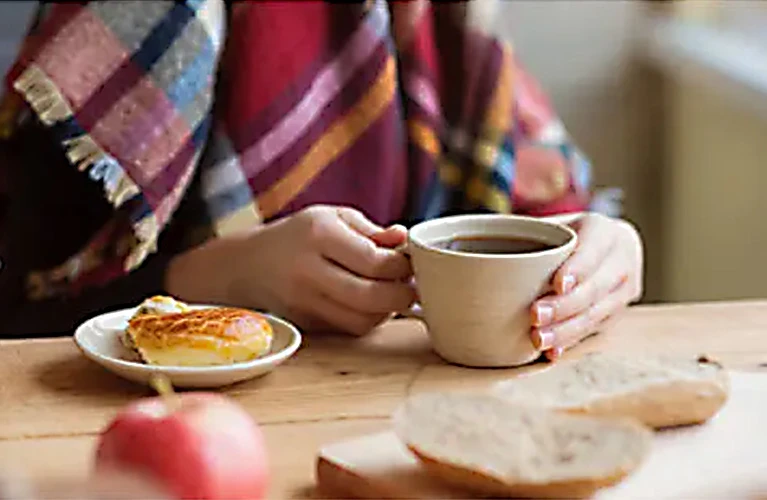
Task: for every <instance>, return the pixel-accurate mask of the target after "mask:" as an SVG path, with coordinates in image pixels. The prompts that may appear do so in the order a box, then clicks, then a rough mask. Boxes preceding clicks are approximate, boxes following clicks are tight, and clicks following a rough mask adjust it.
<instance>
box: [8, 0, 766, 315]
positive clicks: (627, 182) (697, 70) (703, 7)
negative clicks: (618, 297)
mask: <svg viewBox="0 0 767 500" xmlns="http://www.w3.org/2000/svg"><path fill="white" fill-rule="evenodd" d="M34 4H35V2H32V1H22V2H0V69H3V70H4V69H5V67H6V66H7V64H8V63H9V62H10V60H11V59H12V58H13V54H14V52H15V50H16V46H17V43H18V39H19V37H20V36H21V34H22V33H23V31H24V29H25V28H26V24H27V19H28V17H29V15H30V13H31V11H32V8H33V7H34ZM498 9H499V10H498V11H497V13H496V15H495V16H494V20H495V26H494V28H495V30H496V32H497V33H498V34H499V35H501V36H504V37H508V38H509V39H510V40H512V41H513V43H514V45H515V47H516V50H517V52H518V54H519V55H520V57H521V59H522V61H523V62H524V63H525V65H526V66H527V68H528V69H529V70H530V71H531V72H532V73H533V74H534V75H535V76H536V77H537V78H538V79H539V81H540V82H541V84H542V85H543V87H544V88H545V89H546V90H547V92H548V93H549V95H550V96H551V98H552V100H553V101H554V103H555V105H556V107H557V109H558V110H559V113H560V115H561V116H562V118H563V120H564V122H565V124H566V125H567V127H568V129H569V130H570V132H571V134H572V135H573V137H574V138H575V139H576V141H577V142H578V143H579V145H580V146H581V147H582V149H583V150H584V151H585V152H586V153H587V154H588V155H589V156H590V157H591V159H592V160H593V163H594V170H595V176H596V182H597V184H598V185H599V186H617V187H620V188H622V189H623V190H624V192H625V205H624V208H625V216H626V217H627V218H628V219H630V220H632V221H633V222H634V223H635V224H636V225H637V226H638V227H639V229H640V231H641V232H642V235H643V237H644V240H645V243H646V251H647V269H646V272H647V293H646V297H645V300H646V301H653V302H654V301H693V300H718V299H733V298H751V297H765V296H767V265H765V264H764V263H763V259H762V255H763V254H765V252H766V251H767V223H765V222H764V221H763V219H764V218H765V215H767V196H765V193H767V1H764V0H720V1H717V0H666V1H664V0H655V1H652V0H545V1H543V0H499V4H498Z"/></svg>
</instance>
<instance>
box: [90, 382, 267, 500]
mask: <svg viewBox="0 0 767 500" xmlns="http://www.w3.org/2000/svg"><path fill="white" fill-rule="evenodd" d="M113 470H119V471H124V472H133V473H138V474H142V475H145V476H147V477H148V478H150V479H152V480H154V481H156V482H157V483H158V484H159V485H161V486H162V487H164V488H165V489H166V490H167V491H168V492H169V493H170V494H172V495H173V496H174V497H176V498H179V499H200V500H202V499H206V500H217V499H231V500H236V499H260V498H264V496H265V495H266V491H267V488H268V481H269V470H268V463H267V453H266V446H265V444H264V438H263V435H262V433H261V430H260V428H259V427H258V425H257V424H256V422H255V421H253V419H252V418H251V417H250V415H248V414H247V413H246V412H245V411H244V410H243V409H242V407H240V406H239V405H237V404H236V403H234V402H233V401H231V400H229V399H227V398H225V397H223V396H221V395H218V394H211V393H190V394H178V395H174V396H173V398H172V399H170V398H167V397H154V398H147V399H142V400H139V401H136V402H135V403H133V404H130V405H128V406H127V407H126V408H125V409H124V410H123V411H122V412H121V413H120V414H119V415H118V416H117V417H116V418H115V419H114V420H113V421H112V423H111V424H110V425H109V426H108V427H107V428H106V429H105V430H104V432H102V434H101V436H100V438H99V443H98V447H97V451H96V472H97V473H99V472H100V471H101V472H108V471H113Z"/></svg>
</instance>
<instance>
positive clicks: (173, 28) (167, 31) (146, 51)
mask: <svg viewBox="0 0 767 500" xmlns="http://www.w3.org/2000/svg"><path fill="white" fill-rule="evenodd" d="M194 17H195V10H194V9H192V8H190V7H189V6H188V5H186V4H184V3H179V2H176V3H174V4H173V8H171V9H170V11H169V12H168V13H167V14H166V15H165V17H163V19H162V20H161V21H160V22H159V23H158V24H157V25H156V26H155V27H154V29H152V31H151V32H150V33H149V35H148V36H147V37H146V38H145V39H144V41H143V42H142V43H141V46H140V47H139V48H138V50H137V51H136V52H134V53H133V56H132V57H131V60H132V61H133V62H134V63H135V64H137V65H138V66H139V67H141V68H143V69H145V70H146V71H149V70H150V69H151V68H152V66H153V65H154V64H155V63H156V62H157V61H158V60H159V59H160V57H162V55H163V54H164V53H165V52H166V51H167V50H168V48H169V47H170V46H171V44H172V43H173V41H174V40H175V39H176V38H178V36H179V35H181V33H183V32H184V28H185V27H186V25H187V24H188V23H189V21H191V20H192V19H194Z"/></svg>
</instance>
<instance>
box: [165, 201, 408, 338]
mask: <svg viewBox="0 0 767 500" xmlns="http://www.w3.org/2000/svg"><path fill="white" fill-rule="evenodd" d="M405 239H406V230H405V228H403V227H401V226H392V227H390V228H386V229H384V228H382V227H379V226H377V225H376V224H374V223H373V222H371V221H370V220H368V219H367V218H366V217H365V216H364V215H363V214H362V213H361V212H359V211H357V210H354V209H352V208H347V207H333V206H313V207H310V208H307V209H304V210H302V211H300V212H297V213H296V214H293V215H290V216H287V217H285V218H283V219H280V220H277V221H274V222H270V223H268V224H265V225H263V226H260V227H258V228H257V229H255V230H253V231H252V232H251V233H249V234H248V235H246V236H243V237H238V238H237V239H233V240H231V241H229V242H228V244H221V245H219V246H220V247H221V248H220V249H219V250H218V251H214V252H212V253H213V254H214V255H215V258H213V259H212V262H211V260H208V263H207V267H211V265H212V266H215V267H218V268H219V269H222V268H228V269H229V271H230V272H227V273H225V275H226V276H228V278H227V279H226V282H225V283H224V284H223V287H224V288H225V295H226V299H225V301H226V302H227V303H231V304H236V305H240V306H245V307H252V308H258V309H266V310H268V311H270V312H273V313H275V314H277V315H280V316H283V317H285V318H287V319H289V320H291V321H293V322H295V323H296V324H298V325H299V326H301V327H303V328H306V329H322V330H340V331H343V332H346V333H351V334H355V335H362V334H365V333H368V332H369V331H370V330H372V329H373V328H374V327H375V326H376V325H378V324H379V323H381V322H383V321H384V320H386V319H388V318H389V317H390V316H391V314H392V313H394V312H397V311H402V310H405V309H406V308H407V307H409V306H410V305H411V304H412V302H413V301H414V298H415V295H414V291H413V289H412V286H411V285H410V284H409V281H410V280H409V277H410V276H411V268H410V263H409V261H408V259H407V258H406V257H405V256H404V255H403V254H401V253H400V252H398V251H396V250H395V249H394V248H395V247H396V246H399V245H400V244H402V243H404V241H405ZM199 251H203V249H202V248H201V249H200V250H199ZM193 252H194V251H193ZM208 253H209V254H211V252H208ZM199 257H200V258H198V259H191V260H189V261H188V262H187V263H186V265H184V262H183V260H184V258H182V259H179V264H178V265H176V264H175V263H174V265H172V266H171V271H170V272H171V273H173V274H174V275H176V276H178V275H179V274H182V275H183V274H185V273H184V269H187V270H188V271H192V270H193V269H194V268H197V269H200V268H201V267H202V265H203V262H202V261H201V258H202V257H204V256H202V255H200V256H199ZM195 260H197V264H196V265H195V264H194V261H195ZM173 267H176V269H173ZM202 274H203V276H200V279H204V274H205V273H202ZM219 279H220V277H219ZM186 281H188V280H186ZM175 282H176V283H175V286H170V285H173V283H174V279H173V278H172V277H170V278H169V292H170V293H172V294H174V295H177V296H179V297H181V298H185V299H186V300H190V298H188V297H185V296H186V295H188V294H187V293H184V290H183V288H184V287H183V282H184V280H183V279H177V280H175ZM174 288H175V290H173V289H174ZM186 288H187V289H189V288H190V287H188V286H187V287H186ZM191 288H193V289H198V290H199V288H198V285H194V286H193V287H191ZM219 288H220V289H221V286H220V287H219ZM193 295H195V294H193ZM196 295H198V296H197V297H192V299H193V300H200V299H202V297H199V293H198V294H196ZM219 295H220V293H219Z"/></svg>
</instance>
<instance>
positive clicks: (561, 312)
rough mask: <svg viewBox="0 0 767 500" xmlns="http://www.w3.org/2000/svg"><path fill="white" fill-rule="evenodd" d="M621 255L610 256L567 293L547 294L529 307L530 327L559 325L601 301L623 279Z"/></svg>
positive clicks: (624, 279)
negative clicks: (530, 309)
mask: <svg viewBox="0 0 767 500" xmlns="http://www.w3.org/2000/svg"><path fill="white" fill-rule="evenodd" d="M623 259H624V257H623V255H622V254H619V253H615V252H613V253H611V254H610V255H609V256H608V257H607V259H606V260H605V261H604V262H602V263H601V264H600V265H599V267H598V268H597V269H596V271H595V272H594V274H592V275H591V276H587V277H585V278H584V279H583V281H582V284H580V285H577V286H576V287H575V288H574V289H573V290H572V291H571V292H570V293H567V294H565V295H549V296H547V297H543V298H541V299H539V300H538V301H536V303H535V304H534V305H533V315H532V322H533V325H534V326H539V327H540V326H546V325H550V324H553V323H560V322H562V321H564V320H566V319H568V318H571V317H573V316H576V315H577V314H579V313H581V312H584V311H587V310H588V309H589V308H590V307H591V306H593V305H594V304H596V303H597V302H599V301H600V300H602V299H603V298H604V297H605V296H607V295H608V294H609V293H610V292H611V291H612V290H614V289H616V288H617V286H618V285H619V284H620V283H622V282H623V281H626V280H627V276H626V273H625V271H624V270H625V268H626V267H627V266H626V265H625V264H624V262H623Z"/></svg>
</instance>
